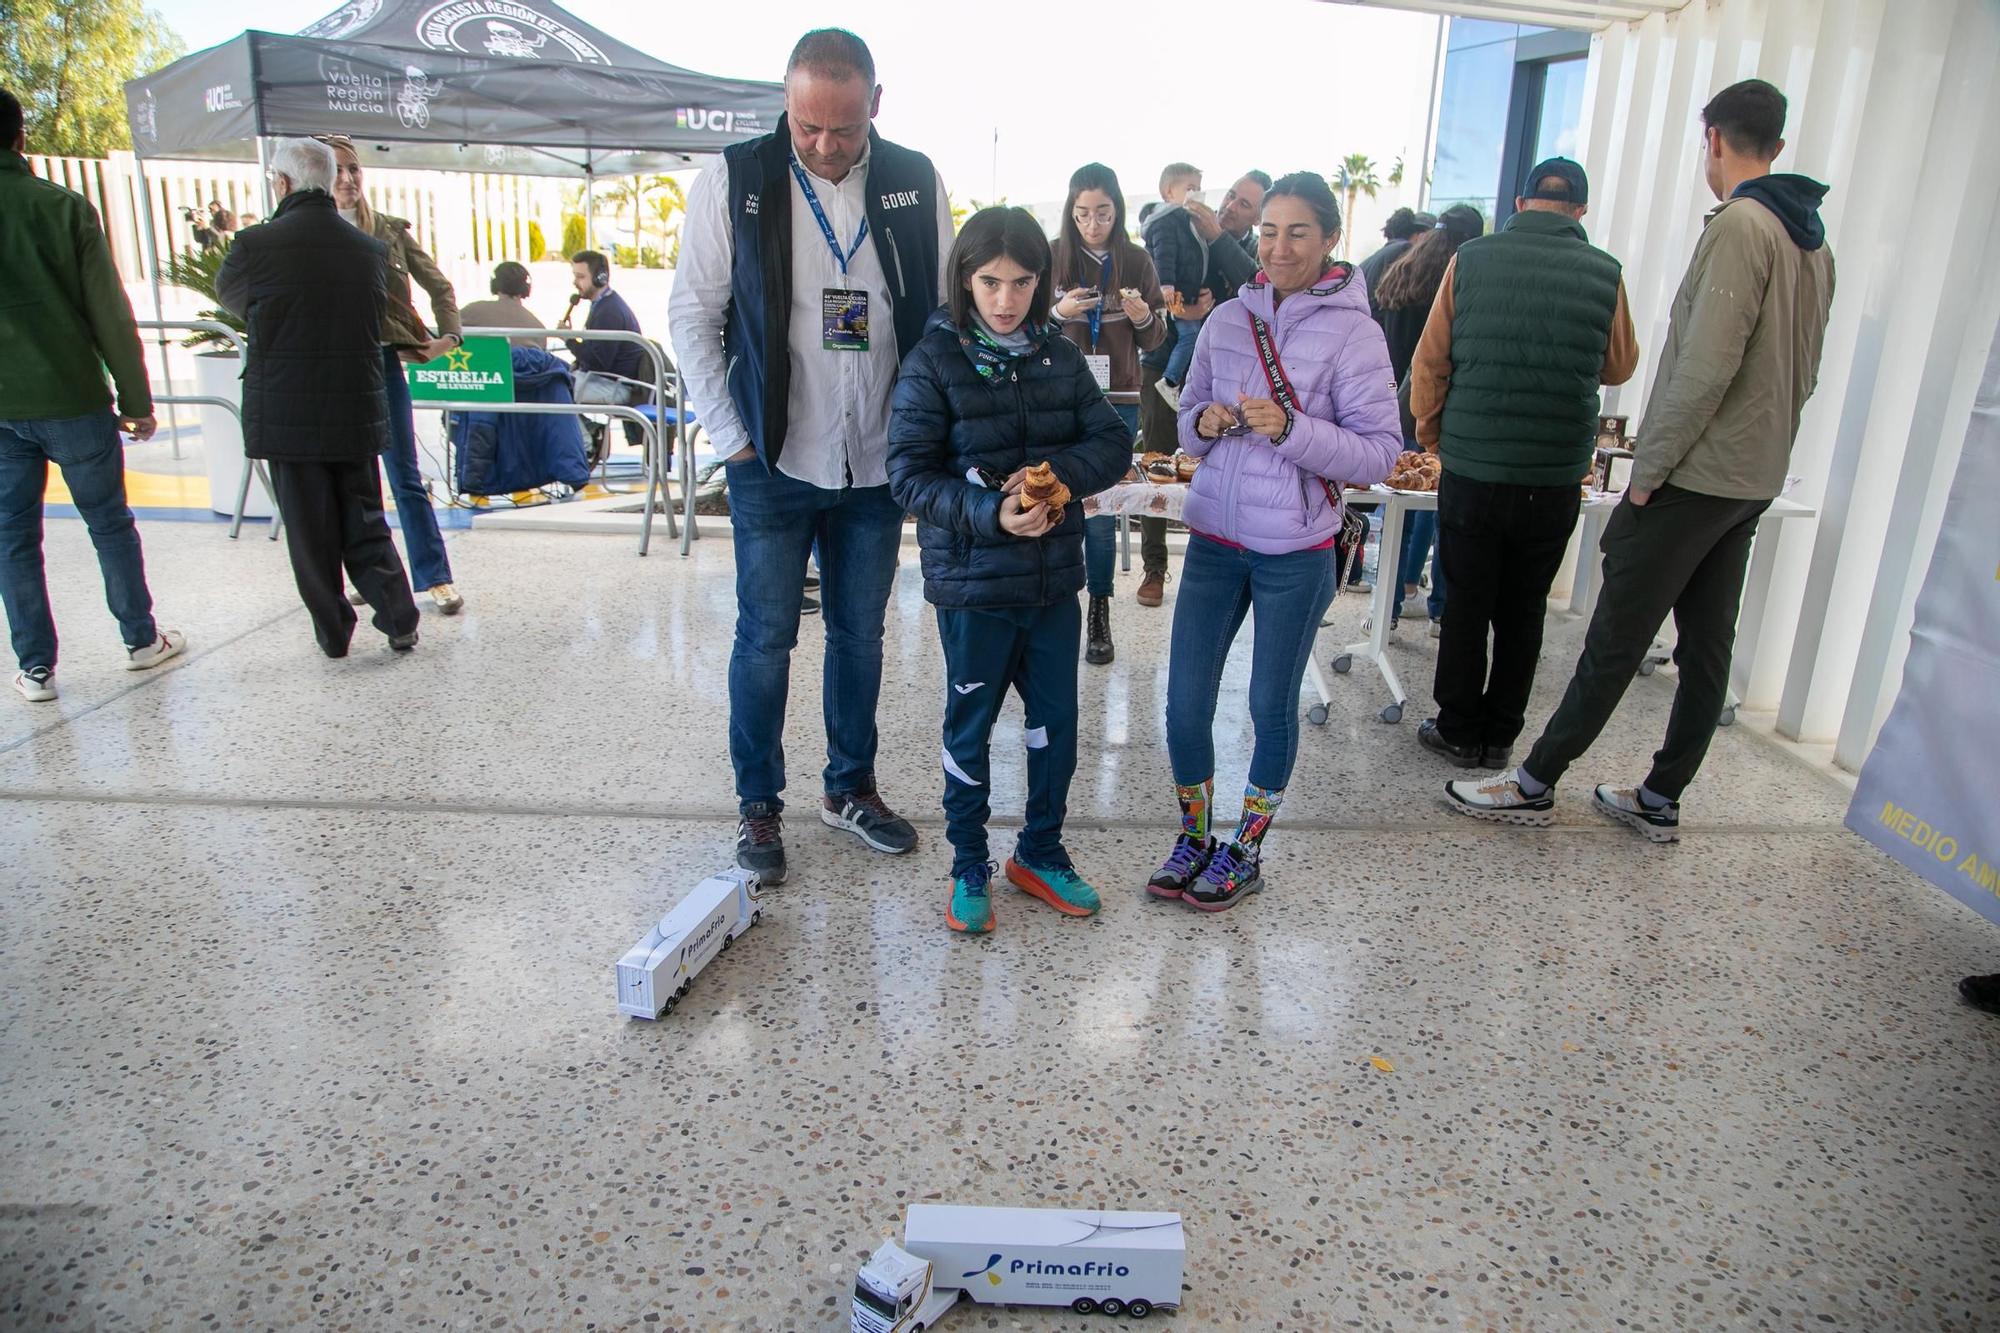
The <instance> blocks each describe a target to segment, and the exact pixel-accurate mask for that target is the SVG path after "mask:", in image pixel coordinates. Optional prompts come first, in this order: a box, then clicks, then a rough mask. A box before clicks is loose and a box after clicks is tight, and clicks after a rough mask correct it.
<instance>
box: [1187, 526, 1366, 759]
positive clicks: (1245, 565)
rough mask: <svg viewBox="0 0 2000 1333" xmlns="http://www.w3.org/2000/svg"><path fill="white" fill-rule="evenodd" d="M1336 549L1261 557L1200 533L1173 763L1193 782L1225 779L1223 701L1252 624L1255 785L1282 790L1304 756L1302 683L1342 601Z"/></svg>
mask: <svg viewBox="0 0 2000 1333" xmlns="http://www.w3.org/2000/svg"><path fill="white" fill-rule="evenodd" d="M1333 584H1334V569H1333V552H1332V550H1331V549H1329V550H1324V551H1294V552H1292V553H1291V554H1290V555H1259V554H1258V553H1257V552H1255V551H1239V550H1236V549H1235V548H1233V547H1229V546H1224V545H1223V544H1222V543H1220V542H1216V541H1210V540H1209V539H1208V538H1206V537H1202V536H1199V535H1190V536H1189V538H1188V551H1187V560H1186V561H1185V562H1184V563H1183V564H1182V565H1181V591H1180V596H1179V597H1178V598H1176V599H1175V602H1174V635H1173V647H1172V649H1171V653H1170V656H1169V658H1168V662H1167V757H1168V760H1169V762H1170V763H1171V764H1172V766H1173V770H1174V781H1175V782H1176V783H1179V784H1181V785H1183V786H1190V785H1192V784H1194V783H1197V782H1205V781H1207V780H1208V779H1209V778H1212V777H1214V776H1215V702H1216V698H1217V696H1218V695H1219V694H1220V693H1221V691H1222V668H1223V664H1224V663H1225V662H1227V661H1228V659H1229V647H1230V645H1231V644H1232V643H1234V642H1235V641H1236V632H1237V631H1238V630H1239V629H1241V628H1242V627H1243V618H1244V616H1246V615H1247V614H1249V611H1250V608H1251V607H1253V606H1254V607H1256V608H1257V624H1256V627H1255V629H1254V630H1253V631H1252V637H1251V649H1250V724H1251V727H1252V728H1253V729H1254V731H1255V733H1256V744H1255V747H1254V748H1253V749H1252V751H1251V754H1250V781H1251V782H1253V783H1255V784H1256V785H1257V786H1259V787H1269V788H1273V789H1276V788H1282V787H1283V786H1284V785H1285V784H1286V783H1287V782H1289V781H1290V780H1291V776H1292V763H1293V761H1294V760H1295V759H1297V757H1298V752H1299V685H1300V683H1301V682H1303V681H1304V680H1305V675H1306V661H1307V659H1308V657H1309V656H1310V654H1311V653H1312V645H1313V637H1314V636H1315V635H1316V634H1318V633H1319V621H1320V617H1321V616H1323V615H1325V614H1326V608H1327V605H1328V604H1329V603H1330V602H1332V601H1333Z"/></svg>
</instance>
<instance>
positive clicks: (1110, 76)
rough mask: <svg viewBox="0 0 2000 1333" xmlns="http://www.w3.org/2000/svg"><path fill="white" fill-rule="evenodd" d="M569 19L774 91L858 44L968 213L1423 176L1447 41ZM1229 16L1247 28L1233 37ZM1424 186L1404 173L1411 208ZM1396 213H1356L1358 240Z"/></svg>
mask: <svg viewBox="0 0 2000 1333" xmlns="http://www.w3.org/2000/svg"><path fill="white" fill-rule="evenodd" d="M337 2H338V0H260V3H259V5H258V6H257V7H256V11H255V12H256V14H257V16H258V19H257V21H258V23H259V24H260V25H262V26H264V27H265V28H267V29H268V30H271V31H283V32H295V31H297V30H298V29H300V28H302V27H304V26H305V25H306V24H308V23H311V22H312V21H313V20H315V19H317V18H319V17H321V16H322V15H323V14H326V13H328V12H330V11H331V10H333V9H334V8H336V7H337ZM559 2H560V0H559ZM153 5H154V7H155V8H157V9H158V10H159V12H160V13H161V14H162V15H163V16H164V17H165V18H166V20H167V22H168V23H169V24H170V25H172V27H173V28H174V29H175V31H177V32H179V33H180V35H181V37H182V39H183V40H184V41H186V43H187V45H188V49H189V50H191V51H193V50H200V49H202V48H203V47H207V46H213V45H215V44H216V43H218V42H223V41H227V40H228V39H229V38H231V37H233V36H235V35H236V34H237V33H238V32H240V31H242V27H243V24H244V21H245V15H246V13H247V12H248V10H247V8H246V7H245V6H243V5H241V4H238V3H228V4H225V3H221V2H220V0H153ZM563 7H564V8H567V9H568V10H569V11H570V12H572V13H574V14H575V15H577V16H578V17H579V18H582V19H584V20H585V21H587V22H589V23H591V24H593V25H595V26H597V27H599V28H601V29H603V30H604V31H606V32H608V33H610V34H611V35H612V36H614V37H617V38H618V39H620V40H621V41H624V42H627V43H629V44H630V45H633V46H636V47H638V48H639V49H641V50H643V51H647V52H649V53H651V54H653V55H656V56H658V57H659V58H660V59H662V60H666V61H669V62H671V63H673V64H676V65H684V66H687V67H689V68H691V69H697V70H701V71H703V72H706V73H711V74H722V75H731V76H735V77H740V78H756V79H773V80H775V79H778V78H781V77H782V76H783V73H784V65H785V57H786V55H787V54H789V52H790V50H791V46H792V43H793V42H794V41H796V40H797V38H798V36H799V34H800V33H802V32H804V31H806V30H807V29H808V28H812V27H815V26H820V25H825V24H838V25H841V26H845V27H849V28H852V29H853V30H854V31H855V32H857V33H859V34H860V35H861V36H862V38H863V39H865V40H866V41H867V42H868V44H869V47H870V48H871V49H872V50H873V51H874V53H875V63H876V67H877V75H878V78H879V80H880V82H881V83H882V85H883V93H882V114H881V117H880V119H879V120H878V121H877V125H878V127H879V128H880V129H881V131H882V133H883V134H884V135H885V136H886V137H888V138H890V139H893V140H896V141H897V142H899V143H903V144H906V145H908V146H910V147H913V148H917V149H920V150H922V151H923V152H925V153H928V154H929V155H930V156H931V158H932V159H933V160H934V161H936V162H937V164H938V168H939V170H940V171H942V172H943V173H944V178H945V183H946V185H947V186H949V187H950V188H951V190H952V193H953V194H954V195H955V196H956V197H957V198H958V200H959V201H960V202H961V203H963V202H965V201H966V200H967V199H968V198H978V199H981V200H990V199H992V198H993V197H994V196H995V195H996V194H998V195H1000V196H1004V197H1006V198H1008V199H1010V200H1012V201H1013V202H1015V203H1034V202H1038V201H1046V200H1049V199H1051V198H1054V199H1060V198H1061V197H1062V195H1063V193H1064V190H1065V188H1066V186H1067V183H1068V179H1069V174H1070V172H1071V171H1072V170H1074V169H1075V168H1076V167H1078V166H1080V165H1082V164H1083V163H1084V162H1087V161H1091V160H1093V159H1095V160H1099V161H1103V162H1106V163H1108V164H1109V165H1110V166H1111V167H1112V168H1113V169H1114V170H1116V171H1117V172H1118V175H1119V179H1120V181H1121V182H1122V183H1123V184H1124V185H1125V187H1126V189H1127V191H1128V192H1129V193H1130V194H1132V195H1135V196H1141V195H1150V194H1152V193H1153V191H1154V188H1155V186H1156V184H1157V181H1158V177H1159V170H1160V167H1161V166H1163V165H1164V164H1165V163H1166V162H1168V161H1170V160H1173V159H1184V160H1186V161H1190V162H1193V163H1195V164H1196V165H1197V166H1199V167H1201V168H1203V170H1204V171H1205V172H1206V173H1207V180H1206V181H1205V185H1206V187H1207V189H1208V192H1209V197H1210V201H1211V202H1214V201H1215V200H1216V198H1217V196H1219V194H1220V192H1221V190H1222V189H1223V188H1224V187H1225V186H1227V185H1228V183H1229V181H1230V180H1231V179H1232V178H1233V177H1235V176H1236V175H1238V174H1240V173H1241V172H1242V171H1243V170H1245V169H1247V168H1249V167H1252V166H1257V167H1262V168H1263V169H1264V170H1266V171H1269V172H1270V173H1271V174H1273V175H1274V176H1275V175H1282V174H1283V173H1284V172H1287V171H1294V170H1302V169H1310V170H1315V171H1319V172H1322V173H1325V174H1328V175H1331V174H1332V172H1333V170H1334V168H1335V166H1336V164H1337V163H1338V162H1339V161H1340V159H1341V158H1342V157H1343V156H1345V155H1346V154H1348V153H1351V152H1365V153H1367V154H1368V155H1369V156H1371V157H1373V158H1374V159H1375V160H1376V161H1377V163H1378V174H1379V175H1382V176H1385V177H1386V176H1387V174H1388V171H1389V167H1390V164H1391V163H1393V162H1394V161H1395V159H1396V158H1397V157H1398V156H1399V155H1401V156H1404V157H1406V158H1407V159H1408V160H1409V161H1410V162H1411V163H1412V164H1414V162H1415V160H1416V158H1417V157H1418V155H1419V154H1420V153H1421V152H1422V150H1423V141H1424V121H1425V117H1426V113H1427V110H1428V102H1429V97H1430V91H1431V73H1432V54H1433V51H1434V49H1435V43H1436V35H1437V31H1438V22H1439V20H1437V19H1436V18H1433V17H1428V16H1424V15H1419V14H1412V13H1402V12H1394V11H1385V10H1378V9H1372V8H1364V7H1358V6H1352V5H1342V4H1327V3H1320V2H1319V0H1258V3H1255V4H1242V5H1230V4H1226V3H1225V4H1217V3H1214V2H1213V0H1208V2H1206V3H1187V0H1128V2H1127V3H1124V4H1119V5H1116V6H1092V5H1090V4H1088V3H1077V2H1076V0H1012V2H1011V3H1004V4H1001V5H976V6H975V5H972V4H967V3H964V2H963V0H869V2H864V0H850V2H849V3H847V4H844V5H829V4H826V3H824V0H822V2H821V3H815V4H808V3H804V2H803V0H736V2H735V3H727V2H725V3H720V4H660V5H634V4H630V3H611V0H568V3H565V4H564V6H563ZM1232 16H1241V19H1242V22H1241V23H1240V25H1239V26H1237V27H1236V28H1234V29H1233V30H1232V28H1231V27H1230V20H1231V18H1232ZM1107 34H1110V35H1109V37H1107ZM996 129H997V130H998V132H999V152H998V162H997V171H996V165H995V154H994V138H993V136H994V131H995V130H996ZM1416 175H1417V173H1416V171H1415V169H1414V166H1413V167H1412V169H1411V171H1410V173H1409V183H1408V185H1406V187H1405V190H1406V192H1407V193H1408V194H1409V195H1410V198H1409V199H1407V200H1405V202H1414V193H1415V182H1416ZM1393 202H1395V201H1394V200H1392V199H1390V198H1388V197H1387V196H1386V195H1385V197H1384V199H1383V200H1382V202H1381V204H1379V205H1377V206H1375V207H1372V208H1370V207H1367V206H1364V207H1363V209H1361V210H1360V212H1361V217H1360V222H1361V224H1362V226H1363V228H1364V229H1368V228H1370V224H1371V218H1372V219H1373V220H1374V221H1376V222H1379V218H1380V216H1381V214H1382V211H1383V210H1384V209H1385V208H1386V207H1388V206H1389V205H1390V204H1392V203H1393Z"/></svg>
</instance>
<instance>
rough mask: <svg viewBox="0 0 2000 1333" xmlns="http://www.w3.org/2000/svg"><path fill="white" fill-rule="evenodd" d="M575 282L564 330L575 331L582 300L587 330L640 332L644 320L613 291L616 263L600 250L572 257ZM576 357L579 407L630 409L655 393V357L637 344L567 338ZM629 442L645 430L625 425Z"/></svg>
mask: <svg viewBox="0 0 2000 1333" xmlns="http://www.w3.org/2000/svg"><path fill="white" fill-rule="evenodd" d="M569 263H570V278H571V281H573V282H575V284H576V295H574V296H572V297H570V299H569V309H568V310H566V311H564V312H563V317H562V323H560V324H558V325H556V327H557V328H559V329H566V328H569V327H570V319H571V317H572V316H574V315H575V314H576V303H577V302H578V301H588V302H590V318H589V319H587V320H585V321H584V325H583V327H584V328H586V329H623V330H624V331H625V332H627V333H638V332H639V331H640V329H639V317H638V316H637V315H634V314H633V313H632V307H631V306H629V305H626V304H625V298H624V297H622V296H620V295H619V294H618V293H617V292H614V291H612V290H611V261H610V260H608V259H606V258H605V257H604V256H603V255H602V254H600V253H598V252H597V251H595V250H579V251H577V252H576V253H575V254H573V255H571V256H570V261H569ZM565 341H566V342H567V343H568V346H569V352H570V355H571V356H573V357H575V358H576V369H577V376H576V401H577V402H579V403H623V404H624V405H626V406H627V407H631V406H635V405H637V404H639V403H643V402H645V401H646V400H647V399H648V398H650V397H652V393H651V392H650V391H649V390H648V389H646V388H645V387H644V386H645V385H648V384H651V383H652V382H653V365H652V358H651V357H649V356H648V355H647V354H646V349H645V348H643V347H641V346H639V344H637V343H628V342H622V341H611V340H598V339H588V340H586V339H580V338H570V339H566V340H565ZM627 381H632V382H631V383H627ZM625 441H626V443H628V444H637V443H638V442H639V427H638V425H637V424H636V423H634V422H629V421H628V422H626V423H625Z"/></svg>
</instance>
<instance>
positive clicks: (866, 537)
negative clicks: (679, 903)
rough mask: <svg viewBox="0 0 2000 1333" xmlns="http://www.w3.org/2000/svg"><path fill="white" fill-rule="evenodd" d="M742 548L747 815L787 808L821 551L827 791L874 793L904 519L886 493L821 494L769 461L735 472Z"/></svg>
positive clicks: (741, 744) (738, 667) (732, 677)
mask: <svg viewBox="0 0 2000 1333" xmlns="http://www.w3.org/2000/svg"><path fill="white" fill-rule="evenodd" d="M728 471H729V523H730V527H731V528H732V529H733V531H734V533H735V541H736V642H735V645H734V647H732V648H731V650H730V653H729V762H730V764H731V765H732V766H733V767H734V768H735V770H736V797H737V800H738V802H739V804H740V805H741V806H742V807H743V808H745V809H747V808H748V807H749V806H751V805H752V804H757V803H762V802H769V803H770V804H772V805H774V806H777V807H778V808H779V809H783V808H784V802H783V801H781V800H779V799H778V794H779V793H780V792H782V791H783V790H784V789H785V744H784V738H785V700H786V697H787V696H788V695H789V694H790V692H791V682H792V649H793V647H795V646H796V645H797V643H798V641H799V610H800V598H802V597H803V596H804V595H805V578H806V557H807V556H808V555H810V554H812V553H813V550H814V547H815V545H817V548H818V553H819V596H820V609H821V619H822V621H823V623H824V625H825V629H826V658H825V664H824V667H823V673H824V674H823V678H822V685H821V690H820V695H821V699H822V702H823V705H824V708H825V713H826V770H825V773H824V774H823V778H824V781H825V784H826V785H825V791H826V792H827V793H828V794H829V795H840V794H843V793H847V792H853V791H862V790H866V789H868V788H870V787H872V786H873V785H874V782H875V741H876V736H875V705H876V701H877V700H878V699H879V698H880V697H881V694H882V624H883V619H884V617H885V614H886V612H887V610H888V605H889V592H890V589H891V588H892V587H893V586H894V585H895V582H896V552H897V547H898V545H899V544H900V543H901V541H902V538H903V511H902V508H901V506H899V505H897V504H896V502H895V501H894V500H892V499H890V498H889V488H888V487H887V486H860V487H850V488H848V489H846V490H838V491H832V490H822V489H821V488H820V487H818V486H813V485H810V484H809V483H807V482H803V481H799V480H797V479H796V478H793V477H788V476H786V475H784V474H783V473H782V472H778V473H773V472H770V471H768V470H766V468H765V467H764V464H763V462H762V461H761V460H759V459H756V458H752V459H750V460H749V461H748V462H743V463H730V464H728Z"/></svg>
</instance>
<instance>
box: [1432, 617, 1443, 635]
mask: <svg viewBox="0 0 2000 1333" xmlns="http://www.w3.org/2000/svg"><path fill="white" fill-rule="evenodd" d="M1431 637H1432V638H1433V639H1442V638H1443V637H1444V622H1443V621H1442V620H1433V621H1432V622H1431Z"/></svg>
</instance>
